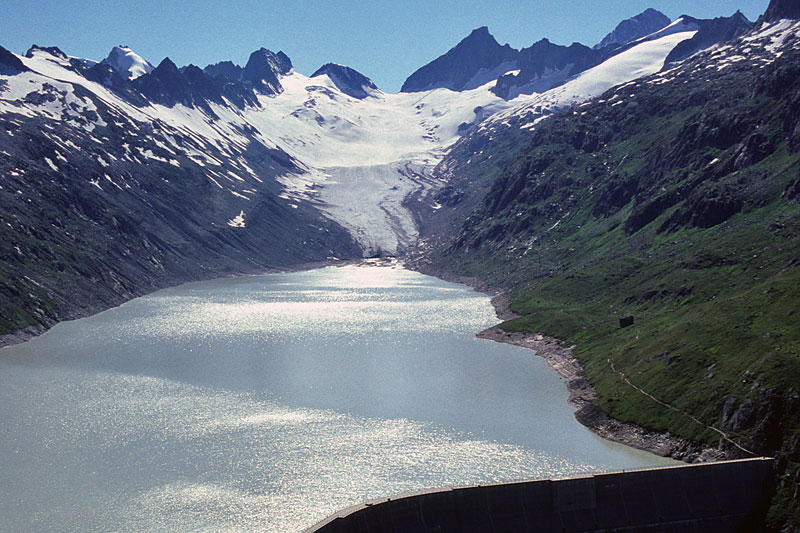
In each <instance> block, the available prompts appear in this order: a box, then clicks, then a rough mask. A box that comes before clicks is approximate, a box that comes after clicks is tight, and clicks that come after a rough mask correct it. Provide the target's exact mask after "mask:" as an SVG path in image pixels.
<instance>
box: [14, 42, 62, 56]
mask: <svg viewBox="0 0 800 533" xmlns="http://www.w3.org/2000/svg"><path fill="white" fill-rule="evenodd" d="M36 52H45V53H47V54H50V55H51V56H55V57H57V58H59V59H69V57H68V56H67V54H65V53H64V52H62V51H61V49H60V48H58V47H57V46H39V45H38V44H34V45H33V46H31V47H30V48H28V51H27V52H25V57H27V58H29V59H30V58H32V57H33V54H34V53H36Z"/></svg>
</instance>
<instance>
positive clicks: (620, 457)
mask: <svg viewBox="0 0 800 533" xmlns="http://www.w3.org/2000/svg"><path fill="white" fill-rule="evenodd" d="M493 322H494V316H493V311H492V309H491V306H490V305H489V303H488V298H486V297H485V296H482V295H479V294H477V293H475V292H473V291H470V290H468V289H467V288H465V287H463V286H458V285H453V284H448V283H444V282H441V281H438V280H435V279H433V278H428V277H425V276H422V275H419V274H416V273H413V272H408V271H405V270H400V269H390V268H361V267H344V268H329V269H321V270H317V271H311V272H299V273H293V274H277V275H269V276H261V277H252V278H241V279H235V280H218V281H214V282H207V283H199V284H190V285H186V286H184V287H180V288H176V289H170V290H167V291H162V292H160V293H157V294H154V295H151V296H149V297H145V298H141V299H138V300H134V301H132V302H130V303H129V304H126V305H124V306H121V307H120V308H117V309H113V310H110V311H108V312H106V313H102V314H100V315H97V316H95V317H92V318H90V319H86V320H79V321H75V322H69V323H64V324H60V325H59V326H57V327H55V328H53V330H52V331H50V332H49V333H47V334H45V335H43V336H41V337H39V338H37V339H34V340H33V341H31V342H28V343H25V344H22V345H18V346H14V347H11V348H5V349H3V350H2V351H0V429H2V431H0V471H1V472H3V476H4V483H2V484H0V515H2V516H3V517H4V518H5V525H6V526H8V527H9V528H10V529H9V530H11V531H17V530H47V529H51V530H60V531H85V530H114V531H142V530H147V531H188V530H191V531H218V530H225V531H268V532H283V531H299V530H301V529H302V528H303V527H306V526H309V525H311V524H313V523H315V522H316V521H318V520H320V519H322V518H324V517H325V516H326V515H327V514H329V513H331V512H334V511H336V510H338V509H340V508H343V507H346V506H349V505H352V504H355V503H358V502H361V501H363V500H365V499H373V498H378V497H387V496H392V495H395V494H398V493H402V492H407V491H411V490H421V489H429V488H435V487H450V486H461V485H469V484H474V483H482V484H484V483H493V482H501V481H514V480H519V479H530V478H541V477H552V476H564V475H569V474H575V473H580V472H586V471H591V470H598V469H600V470H602V469H615V468H628V467H635V466H643V465H651V464H660V463H663V462H664V461H663V460H661V459H658V458H655V457H653V456H649V455H646V454H641V453H639V452H634V451H632V450H628V449H625V448H622V447H619V446H616V445H613V444H609V443H607V442H605V441H601V440H600V439H598V438H596V437H594V436H593V435H591V434H590V433H589V432H588V431H587V430H585V428H583V427H582V426H580V425H579V424H577V422H575V420H574V418H573V417H572V410H571V409H570V408H569V407H568V406H567V404H566V397H567V392H566V390H565V388H564V386H563V384H562V383H561V382H560V381H559V379H558V378H557V377H556V376H555V374H554V373H552V372H551V371H550V370H549V369H548V368H547V367H546V366H545V365H544V363H543V362H542V361H541V360H540V359H538V358H536V357H535V356H533V354H532V353H530V352H528V351H525V350H521V349H518V348H515V347H511V346H506V345H500V344H496V343H490V342H486V341H479V340H476V339H475V338H474V334H475V333H476V332H477V331H479V330H481V329H483V328H485V327H487V326H489V325H491V324H492V323H493ZM3 527H5V526H3Z"/></svg>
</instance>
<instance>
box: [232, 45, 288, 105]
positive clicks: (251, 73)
mask: <svg viewBox="0 0 800 533" xmlns="http://www.w3.org/2000/svg"><path fill="white" fill-rule="evenodd" d="M291 70H292V62H291V60H290V59H289V57H288V56H287V55H286V54H284V53H283V52H278V53H277V54H275V53H274V52H272V51H270V50H267V49H266V48H261V49H259V50H256V51H255V52H253V53H252V54H250V58H249V59H248V60H247V64H246V65H245V66H244V69H243V70H242V76H241V81H243V82H245V83H246V84H247V85H248V86H249V87H252V88H253V89H254V90H255V91H256V92H258V93H261V94H267V95H269V94H278V93H280V92H281V91H283V87H282V86H281V82H280V80H279V77H280V76H282V75H286V74H288V73H289V72H290V71H291Z"/></svg>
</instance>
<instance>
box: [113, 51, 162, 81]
mask: <svg viewBox="0 0 800 533" xmlns="http://www.w3.org/2000/svg"><path fill="white" fill-rule="evenodd" d="M102 63H104V64H106V65H109V66H110V67H111V68H113V69H114V70H116V71H117V72H119V73H120V75H121V76H122V77H123V78H127V79H128V80H135V79H136V78H138V77H139V76H143V75H144V74H150V73H151V72H152V71H153V65H151V64H150V63H149V62H148V61H147V60H145V59H144V58H143V57H142V56H140V55H139V54H137V53H136V52H134V51H133V50H131V49H130V48H128V47H127V46H123V45H120V46H115V47H114V48H112V49H111V52H110V53H109V54H108V57H107V58H105V59H104V60H103V61H102Z"/></svg>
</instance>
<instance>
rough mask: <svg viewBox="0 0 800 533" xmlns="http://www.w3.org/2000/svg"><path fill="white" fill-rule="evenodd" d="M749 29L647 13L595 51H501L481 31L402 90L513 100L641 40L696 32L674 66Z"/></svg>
mask: <svg viewBox="0 0 800 533" xmlns="http://www.w3.org/2000/svg"><path fill="white" fill-rule="evenodd" d="M750 25H751V23H750V22H749V21H748V20H747V19H746V18H745V17H744V15H742V14H741V12H738V11H737V12H736V13H735V14H734V15H732V16H730V17H720V18H718V19H714V20H704V19H695V18H693V17H689V16H687V15H683V16H682V17H679V18H678V19H676V21H675V22H674V23H673V22H671V21H670V20H669V19H668V18H667V17H666V16H665V15H664V14H662V13H660V12H658V11H656V10H654V9H648V10H646V11H644V12H643V13H640V14H639V15H637V16H635V17H633V18H631V19H628V20H625V21H623V22H621V23H620V24H619V25H618V26H617V28H616V29H615V30H614V31H613V32H611V33H609V34H608V35H607V36H606V37H605V38H604V39H603V40H602V41H601V43H599V44H597V45H595V46H594V47H593V48H589V47H588V46H585V45H582V44H580V43H573V44H572V45H570V46H563V45H558V44H554V43H552V42H550V41H549V40H548V39H541V40H540V41H538V42H536V43H534V44H532V45H531V46H530V47H527V48H523V49H521V50H516V49H514V48H511V47H510V46H509V45H507V44H506V45H503V46H500V44H498V43H497V41H496V40H495V39H494V37H492V35H491V34H490V33H489V30H488V28H486V27H485V26H484V27H481V28H478V29H476V30H474V31H473V32H472V33H471V34H470V35H469V36H467V37H466V38H464V39H463V40H462V41H461V42H460V43H458V45H456V46H455V47H453V48H452V49H450V50H449V51H448V52H447V53H445V54H443V55H442V56H440V57H438V58H437V59H435V60H433V61H432V62H430V63H429V64H427V65H425V66H424V67H422V68H420V69H419V70H417V71H416V72H414V73H413V74H412V75H411V76H409V78H408V79H407V80H406V82H405V83H404V84H403V87H402V89H401V91H402V92H421V91H427V90H431V89H435V88H447V89H451V90H454V91H463V90H469V89H474V88H476V87H479V86H481V85H483V84H486V83H489V82H491V81H494V80H496V85H495V86H494V88H493V89H492V91H493V92H494V93H495V94H496V95H498V96H500V97H501V98H504V99H506V100H511V99H513V98H515V97H517V96H519V95H529V94H535V93H544V92H547V91H549V90H551V89H554V88H556V87H559V86H561V85H563V84H564V83H565V82H566V81H567V80H569V79H571V78H573V77H575V76H577V75H579V74H580V73H582V72H585V71H587V70H588V69H590V68H592V67H594V66H596V65H599V64H601V63H603V62H604V61H606V60H608V59H609V58H611V57H613V56H615V55H618V54H620V53H622V52H624V51H626V50H627V49H629V48H630V47H631V46H635V45H636V44H638V43H641V42H642V41H643V40H652V39H657V38H660V37H663V36H664V35H666V34H668V33H670V32H673V33H674V32H678V31H688V30H699V31H700V35H699V36H697V35H696V36H694V37H693V38H690V39H687V40H688V41H689V42H687V43H681V46H680V48H679V51H678V53H676V54H675V55H674V56H673V57H671V58H670V59H669V62H673V61H677V60H680V59H685V58H686V57H689V56H690V55H692V54H694V53H696V52H698V51H700V50H703V49H705V48H708V47H710V46H713V45H715V44H717V43H721V42H725V41H728V40H730V39H732V38H734V37H735V36H737V35H739V34H741V33H742V32H743V31H745V30H747V29H748V28H749V27H750Z"/></svg>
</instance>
